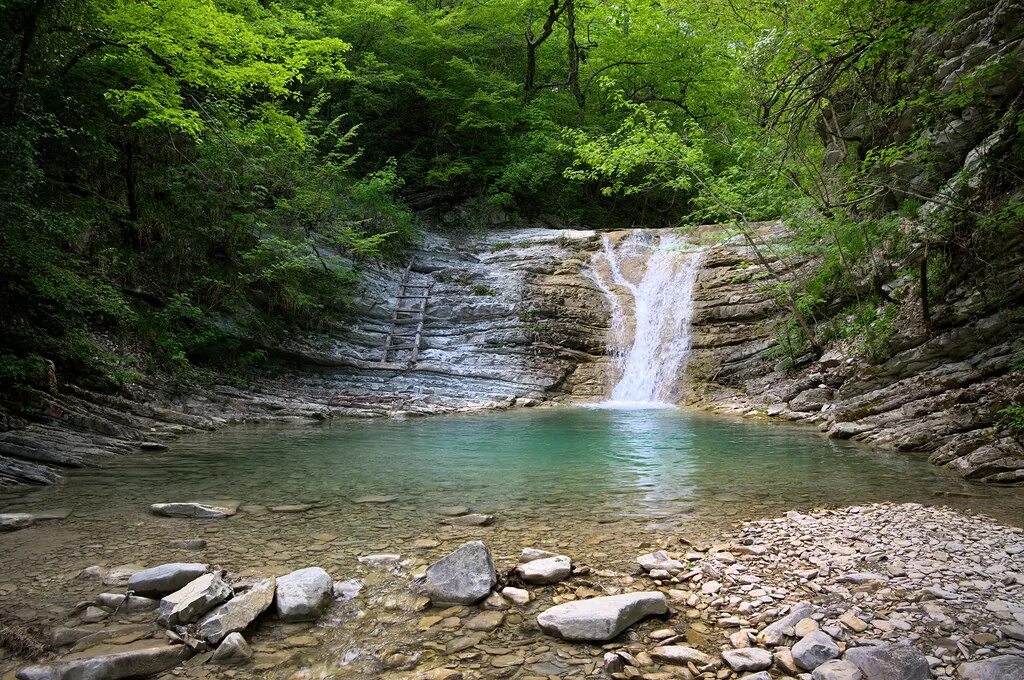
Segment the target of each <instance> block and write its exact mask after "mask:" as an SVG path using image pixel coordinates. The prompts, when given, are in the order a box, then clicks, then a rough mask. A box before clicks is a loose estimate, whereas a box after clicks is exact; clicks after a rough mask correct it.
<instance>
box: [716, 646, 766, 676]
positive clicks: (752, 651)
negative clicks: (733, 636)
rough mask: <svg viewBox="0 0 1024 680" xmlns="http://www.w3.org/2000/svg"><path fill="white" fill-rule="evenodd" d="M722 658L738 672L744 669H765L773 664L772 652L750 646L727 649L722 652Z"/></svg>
mask: <svg viewBox="0 0 1024 680" xmlns="http://www.w3.org/2000/svg"><path fill="white" fill-rule="evenodd" d="M722 659H724V660H725V663H727V664H729V668H731V669H733V670H734V671H736V672H737V673H739V672H742V671H763V670H765V669H767V668H771V666H772V653H771V652H769V651H768V650H767V649H760V648H758V647H748V648H746V649H727V650H725V651H724V652H722Z"/></svg>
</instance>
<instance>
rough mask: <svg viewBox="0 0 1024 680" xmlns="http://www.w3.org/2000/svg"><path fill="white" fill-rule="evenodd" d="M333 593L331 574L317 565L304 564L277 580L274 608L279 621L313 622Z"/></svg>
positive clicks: (327, 603)
mask: <svg viewBox="0 0 1024 680" xmlns="http://www.w3.org/2000/svg"><path fill="white" fill-rule="evenodd" d="M333 595H334V580H333V579H332V578H331V576H330V574H328V573H327V572H326V571H324V570H323V569H321V568H320V567H307V568H305V569H298V570H296V571H293V572H292V573H290V574H287V575H285V576H282V577H280V578H279V579H277V588H276V592H275V596H274V608H275V610H276V611H277V615H278V617H279V618H280V619H281V620H282V621H315V620H316V619H318V618H320V615H321V614H323V613H324V610H325V609H327V606H328V605H329V604H330V603H331V599H332V597H333Z"/></svg>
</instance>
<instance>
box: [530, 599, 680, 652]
mask: <svg viewBox="0 0 1024 680" xmlns="http://www.w3.org/2000/svg"><path fill="white" fill-rule="evenodd" d="M667 612H668V602H667V600H666V599H665V595H664V594H663V593H659V592H640V593H628V594H624V595H610V596H606V597H595V598H591V599H588V600H576V601H573V602H566V603H564V604H559V605H556V606H554V607H551V608H550V609H548V610H546V611H544V612H542V613H541V614H540V616H538V617H537V623H538V624H539V625H540V628H541V630H543V631H544V632H545V633H547V634H549V635H557V636H559V637H562V638H565V639H566V640H576V641H595V642H604V641H607V640H611V639H612V638H614V637H615V636H616V635H618V634H619V633H621V632H622V631H624V630H625V629H626V628H628V627H629V626H631V625H633V624H634V623H636V622H637V621H640V620H641V619H643V618H645V617H648V616H660V615H663V614H666V613H667Z"/></svg>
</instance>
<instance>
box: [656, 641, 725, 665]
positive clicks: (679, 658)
mask: <svg viewBox="0 0 1024 680" xmlns="http://www.w3.org/2000/svg"><path fill="white" fill-rule="evenodd" d="M650 654H651V658H653V659H654V660H655V661H657V662H659V663H668V664H672V665H674V666H685V665H687V664H690V663H692V664H693V665H695V666H706V665H707V664H709V663H711V656H710V655H709V654H705V653H704V652H702V651H700V650H699V649H694V648H693V647H684V646H682V645H672V646H669V647H655V648H654V649H652V650H651V651H650Z"/></svg>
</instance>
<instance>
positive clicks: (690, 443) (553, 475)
mask: <svg viewBox="0 0 1024 680" xmlns="http://www.w3.org/2000/svg"><path fill="white" fill-rule="evenodd" d="M367 497H371V498H372V502H359V501H366V499H367ZM199 499H209V500H214V499H216V500H232V501H237V502H240V503H241V508H240V510H239V512H238V513H237V514H236V515H234V516H233V517H230V518H227V519H223V520H213V521H198V520H181V519H171V518H162V517H156V516H154V515H152V514H150V513H149V511H148V506H149V504H151V503H156V502H164V501H183V500H199ZM879 501H895V502H918V503H922V504H925V505H946V506H950V507H953V508H957V509H960V510H966V511H970V512H973V513H984V514H987V515H990V516H992V517H994V518H996V519H997V520H999V521H1001V522H1003V523H1005V524H1008V525H1011V526H1021V524H1022V523H1024V490H1022V489H1020V488H999V487H991V486H978V485H972V484H969V483H966V482H964V481H963V480H961V479H959V478H956V477H954V476H952V475H950V474H948V473H946V472H945V471H943V470H941V469H939V468H936V467H935V466H931V465H929V464H928V463H927V462H926V460H924V459H922V458H920V457H916V456H912V455H907V454H900V453H896V452H891V451H879V450H874V449H871V448H868V447H864V446H860V445H857V444H852V443H848V442H840V441H834V440H829V439H826V438H825V437H823V436H821V435H819V434H818V433H815V432H813V431H809V430H806V429H803V428H798V427H792V426H787V425H778V424H765V423H754V422H749V421H743V420H736V419H730V418H724V417H719V416H712V415H706V414H701V413H693V412H686V411H679V410H675V409H646V410H619V409H588V408H552V409H547V408H545V409H528V410H516V411H509V412H489V413H480V414H467V415H453V416H442V417H434V418H429V419H409V420H342V421H336V422H333V423H325V424H317V425H288V426H284V425H277V426H271V425H262V426H239V427H232V428H225V429H222V430H219V431H216V432H210V433H204V434H199V435H190V436H188V437H187V438H183V439H181V440H179V441H177V442H174V443H173V445H172V446H171V448H170V450H169V451H167V452H164V453H157V454H151V453H146V454H140V455H138V456H134V457H123V458H117V459H113V460H112V461H110V462H109V464H107V465H105V466H104V467H102V468H91V469H83V470H78V471H75V472H73V473H72V474H70V475H69V476H68V478H67V480H66V481H65V482H64V483H62V484H60V485H56V486H52V487H46V488H39V489H30V490H27V489H21V490H19V491H15V492H9V493H6V494H5V495H3V496H0V508H2V510H3V511H4V512H41V511H52V510H58V509H65V510H70V511H71V514H70V515H69V516H68V517H66V518H65V519H59V520H52V521H46V522H39V523H37V524H36V525H34V526H32V527H30V528H28V529H24V530H22V531H18V532H14V533H10V534H4V535H0V611H2V612H3V618H4V620H5V621H7V622H13V623H17V624H18V625H23V626H28V627H33V626H35V627H43V628H46V627H51V626H54V625H64V624H67V623H69V622H74V621H76V618H75V616H73V615H72V614H71V611H72V608H73V607H74V605H75V603H76V602H78V601H80V600H86V599H91V598H92V597H94V596H95V595H96V594H97V593H98V592H103V591H104V590H111V589H110V588H105V587H104V586H102V585H101V584H99V583H98V582H96V581H91V580H89V579H83V578H80V577H79V573H80V572H81V571H82V570H83V569H85V568H87V567H90V566H92V565H100V566H102V567H104V568H111V567H116V566H120V565H135V566H139V567H142V566H152V565H155V564H159V563H163V562H170V561H190V562H191V561H198V562H206V563H210V564H215V565H218V566H220V567H221V568H224V569H227V570H228V571H229V572H231V573H233V574H238V575H241V576H242V577H250V578H255V577H258V576H264V575H271V574H275V575H276V574H283V573H286V572H288V571H291V570H293V569H296V568H300V567H306V566H313V565H315V566H322V567H323V568H325V569H326V570H327V571H328V572H330V573H331V575H332V576H333V577H334V578H335V580H344V579H356V580H358V581H360V582H361V583H362V590H361V592H360V594H359V595H358V596H356V597H355V598H353V599H351V600H349V601H346V602H340V603H338V604H336V605H335V606H334V607H332V609H331V611H330V613H329V614H328V616H327V617H325V618H324V619H322V620H321V621H320V622H319V623H318V624H315V625H306V624H302V625H296V624H292V625H283V624H280V623H276V622H272V621H269V622H265V623H262V624H260V625H259V627H258V628H257V629H256V630H254V631H252V635H251V636H247V637H251V642H252V643H253V646H254V650H255V651H256V657H255V660H254V662H253V665H252V666H251V667H250V668H249V669H248V670H238V671H228V672H225V673H222V672H219V671H216V672H215V671H209V670H203V669H204V668H206V667H201V666H197V667H196V669H195V670H194V672H192V673H190V676H193V677H231V673H238V674H237V675H235V676H234V677H254V676H252V675H247V673H256V676H257V677H275V678H276V677H281V678H289V677H292V676H293V675H294V674H295V673H299V675H298V676H295V677H307V678H312V677H317V678H320V677H323V678H326V677H369V676H372V675H374V674H379V673H382V672H385V671H391V672H395V673H400V672H401V670H400V669H401V668H403V667H406V666H409V664H413V665H418V664H422V663H425V662H427V661H429V660H430V659H432V658H434V657H437V656H439V655H441V656H443V655H444V651H443V650H444V649H445V647H446V646H447V645H449V644H450V643H451V641H452V640H453V639H457V638H458V637H459V636H462V635H464V634H465V631H463V630H460V627H461V624H460V623H455V622H452V621H451V620H453V619H454V620H455V621H461V620H462V619H463V618H465V617H464V616H463V615H464V614H466V613H467V612H454V611H453V612H448V613H447V615H446V616H444V617H442V619H443V620H448V621H449V623H447V624H444V625H442V626H441V627H437V626H435V625H430V626H425V627H424V626H423V625H422V624H423V618H422V617H423V616H425V615H424V614H422V613H419V611H418V610H419V609H420V607H421V606H422V602H420V601H418V598H417V596H416V595H415V594H414V593H413V591H412V589H411V587H410V585H411V583H410V581H411V577H412V575H413V574H414V573H415V572H417V571H421V570H422V568H423V567H424V566H425V565H427V564H429V563H430V562H432V561H434V560H436V559H438V558H439V557H441V556H443V555H444V554H446V553H448V552H450V551H451V550H453V549H454V548H455V547H457V546H458V545H459V544H461V543H462V542H464V541H467V540H473V539H481V540H484V541H485V542H486V543H487V544H488V545H489V546H490V548H491V550H492V551H493V552H494V554H495V556H496V559H497V560H498V562H499V570H500V569H501V568H502V567H506V568H507V567H508V566H511V565H512V564H513V563H514V560H515V556H516V555H518V553H519V551H520V550H521V549H522V548H523V547H525V546H535V547H540V548H547V549H555V550H558V551H559V552H563V553H565V554H568V555H570V556H572V557H573V558H574V559H575V560H577V562H578V563H580V564H583V565H589V566H591V567H592V568H593V569H594V570H596V571H600V572H606V573H611V572H616V574H617V576H616V577H615V578H620V579H621V578H623V577H626V578H628V575H629V574H631V573H633V572H635V571H636V564H635V561H634V560H635V558H636V556H637V555H639V554H641V553H643V552H647V551H648V550H649V549H653V548H655V547H660V546H661V545H662V544H663V543H664V541H665V540H666V537H673V538H676V537H684V538H686V539H687V540H688V541H691V542H693V541H702V540H709V539H713V538H714V537H715V536H716V535H718V534H719V533H720V532H723V531H726V530H728V529H730V528H731V527H733V526H734V525H736V524H737V523H739V522H741V521H744V520H751V519H757V518H761V517H768V516H777V515H780V514H783V513H784V512H786V511H788V510H811V509H813V508H818V507H823V506H848V505H855V504H860V503H869V502H879ZM276 506H287V507H286V508H285V510H284V511H273V510H271V508H274V507H276ZM295 506H298V507H295ZM306 506H308V507H306ZM449 506H465V507H466V508H467V509H468V510H469V511H471V512H473V513H482V514H486V515H490V516H491V517H492V520H491V521H490V522H489V524H488V525H487V526H460V525H452V524H447V523H446V522H449V521H450V520H449V519H447V518H446V517H445V516H444V515H443V514H441V513H440V512H439V510H440V509H442V508H446V507H449ZM58 514H60V513H58ZM184 539H202V540H204V541H205V542H206V545H205V547H204V548H202V549H200V550H182V549H174V548H171V547H170V543H171V542H172V541H180V540H184ZM374 553H396V554H399V555H401V558H402V560H406V562H405V564H404V565H403V566H399V565H390V566H387V565H385V566H383V567H381V566H377V567H374V566H370V565H367V564H364V563H360V562H359V561H358V559H357V558H358V557H359V556H365V555H368V554H374ZM600 579H601V577H600V576H594V577H593V580H594V584H595V585H596V584H598V583H599V582H600ZM114 590H115V591H116V589H114ZM545 590H549V591H551V592H548V593H545V594H542V596H541V598H539V599H538V602H537V603H535V606H537V607H540V606H541V605H543V604H544V603H547V604H550V603H551V599H550V598H551V597H553V596H558V593H559V592H560V591H558V590H557V589H554V588H549V589H545ZM462 609H467V608H462ZM531 612H532V610H526V611H523V612H513V613H510V614H509V615H507V616H506V620H505V623H504V625H502V627H501V628H500V629H499V630H497V631H496V632H494V633H490V632H488V634H489V635H490V637H488V640H489V642H488V643H487V644H490V645H491V652H484V655H485V656H488V655H489V656H491V657H501V656H503V655H506V654H507V653H511V652H510V651H509V650H512V651H514V650H516V649H518V648H520V647H523V646H524V645H525V646H528V647H529V648H530V649H531V650H533V654H534V656H537V658H538V659H539V660H535V661H534V664H535V665H537V664H540V666H541V667H544V666H543V665H544V664H548V666H546V667H547V668H554V667H555V665H556V662H557V661H558V660H559V659H561V660H562V661H565V660H566V659H567V658H568V659H572V658H575V657H576V656H579V658H580V659H581V661H580V663H579V664H576V665H572V664H570V667H571V669H572V671H573V672H572V673H566V674H565V675H566V676H570V675H573V674H575V673H576V672H577V671H579V673H580V674H585V672H586V671H587V667H586V664H585V663H584V662H583V661H582V659H585V658H587V657H586V654H582V656H580V654H581V651H580V648H579V646H578V645H577V646H573V645H569V644H568V643H559V642H555V641H550V640H546V639H545V638H543V637H542V636H541V634H540V633H539V631H537V630H536V627H535V626H534V625H533V623H532V618H531V616H533V615H535V612H534V613H531ZM445 626H448V628H445ZM538 648H542V649H541V651H539V652H538V651H536V650H537V649H538ZM560 652H564V654H562V655H560ZM461 653H462V654H470V655H472V654H474V653H475V654H480V652H479V651H477V652H474V651H473V650H468V651H464V652H461ZM545 655H554V656H553V657H552V658H551V659H548V658H547V656H545ZM565 655H568V656H565ZM574 655H575V656H574ZM466 663H467V664H470V665H472V664H474V663H478V659H475V658H474V657H473V656H469V657H467V659H466ZM484 663H485V666H487V668H489V669H490V671H491V672H492V673H493V674H494V675H496V676H502V677H503V674H504V671H503V670H502V668H500V667H498V666H494V667H491V666H489V665H487V664H486V662H484ZM303 669H305V670H303ZM8 670H9V668H7V667H0V672H5V671H8ZM513 670H515V669H513ZM563 670H564V668H563ZM204 673H213V675H209V676H207V675H204Z"/></svg>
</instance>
